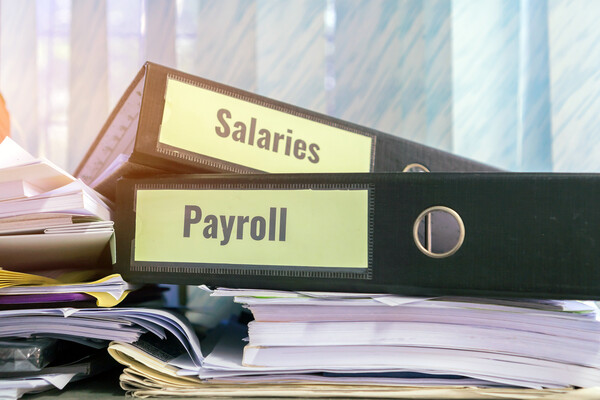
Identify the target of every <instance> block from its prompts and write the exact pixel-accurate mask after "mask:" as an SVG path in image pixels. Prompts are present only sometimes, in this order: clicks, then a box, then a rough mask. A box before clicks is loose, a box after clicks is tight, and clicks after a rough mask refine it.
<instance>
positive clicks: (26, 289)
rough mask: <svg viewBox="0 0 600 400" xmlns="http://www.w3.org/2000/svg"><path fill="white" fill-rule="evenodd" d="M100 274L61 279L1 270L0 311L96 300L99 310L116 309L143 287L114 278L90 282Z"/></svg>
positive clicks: (83, 272)
mask: <svg viewBox="0 0 600 400" xmlns="http://www.w3.org/2000/svg"><path fill="white" fill-rule="evenodd" d="M95 275H96V271H95V270H92V271H81V272H80V273H65V274H63V275H61V276H60V277H59V279H53V278H48V277H46V276H40V275H33V274H26V273H22V272H14V271H6V270H3V269H0V309H2V308H8V306H10V305H15V304H21V305H22V304H38V303H46V304H52V303H72V304H77V302H78V301H85V300H93V301H94V302H95V304H96V305H98V306H99V307H114V306H116V305H117V304H119V303H120V302H121V301H122V300H123V299H124V298H125V296H127V294H128V293H129V292H130V291H132V290H135V289H137V288H138V287H139V285H133V284H131V283H128V282H125V281H124V280H123V278H121V275H119V274H112V275H108V276H106V277H103V278H101V279H98V280H94V281H88V280H87V279H86V278H87V277H88V276H95Z"/></svg>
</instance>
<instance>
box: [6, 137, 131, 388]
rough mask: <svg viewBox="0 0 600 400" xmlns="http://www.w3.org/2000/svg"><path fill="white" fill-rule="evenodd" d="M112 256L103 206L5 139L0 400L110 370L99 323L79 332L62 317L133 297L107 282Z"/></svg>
mask: <svg viewBox="0 0 600 400" xmlns="http://www.w3.org/2000/svg"><path fill="white" fill-rule="evenodd" d="M114 250H115V249H114V228H113V221H112V209H111V203H110V202H109V201H107V200H106V199H104V198H103V197H102V196H100V195H98V194H97V193H96V192H95V191H94V190H92V189H90V188H89V187H88V186H87V185H85V184H84V183H83V182H81V181H80V180H78V179H76V178H74V177H73V176H71V175H70V174H68V173H67V172H65V171H63V170H61V169H60V168H59V167H57V166H56V165H54V164H52V163H51V162H50V161H48V160H45V159H38V158H34V157H32V156H31V155H30V154H29V153H27V152H26V151H25V150H24V149H22V148H21V147H20V146H19V145H18V144H17V143H16V142H14V141H13V140H12V139H10V138H5V139H4V140H3V141H2V142H1V143H0V315H1V316H0V338H1V339H0V354H1V357H0V398H2V399H4V398H18V397H20V396H22V395H23V394H25V393H28V392H37V391H42V390H46V389H50V388H54V387H57V388H63V387H64V386H65V385H66V384H67V383H68V382H71V381H74V380H78V379H82V378H84V377H87V376H90V375H93V374H96V373H100V372H102V371H105V370H107V369H109V368H114V365H115V364H114V361H113V360H112V359H111V358H110V357H108V354H107V352H106V347H107V344H108V343H105V344H104V345H102V344H101V342H98V341H97V340H95V334H94V333H93V332H95V331H97V330H98V329H103V328H102V327H101V326H98V324H99V320H97V319H95V318H92V319H91V320H90V321H91V322H88V324H87V326H86V327H85V328H82V330H79V328H76V327H75V326H72V325H65V324H64V321H63V320H64V315H65V313H66V311H64V310H62V309H61V308H60V307H87V306H91V307H96V306H98V307H111V306H115V305H117V304H119V303H120V302H121V301H122V300H124V299H125V297H126V296H127V294H128V293H129V292H131V291H133V290H135V289H137V288H138V287H139V285H132V284H130V283H128V282H126V281H124V280H123V278H122V277H121V276H120V275H118V274H114V273H113V271H112V260H113V259H114ZM40 307H55V308H53V309H46V312H44V311H43V310H41V309H40ZM63 311H64V312H63ZM95 312H96V310H94V313H95ZM53 313H57V314H53ZM57 315H59V316H60V318H58V319H59V324H58V325H54V324H53V323H52V320H51V319H49V317H51V316H54V317H56V316H57ZM94 315H95V314H94ZM112 329H114V327H113V328H112ZM107 334H108V335H109V336H110V337H113V336H114V330H109V331H107Z"/></svg>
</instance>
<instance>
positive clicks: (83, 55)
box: [68, 0, 108, 170]
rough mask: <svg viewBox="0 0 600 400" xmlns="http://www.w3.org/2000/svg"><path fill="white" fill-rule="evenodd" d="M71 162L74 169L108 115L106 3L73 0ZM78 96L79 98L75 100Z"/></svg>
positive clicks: (101, 1)
mask: <svg viewBox="0 0 600 400" xmlns="http://www.w3.org/2000/svg"><path fill="white" fill-rule="evenodd" d="M71 7H72V8H71V9H72V11H71V13H72V15H76V16H77V18H71V60H70V67H71V74H70V75H69V76H70V98H71V99H72V101H70V102H69V155H70V157H69V164H68V167H69V169H70V170H74V169H75V168H76V167H77V165H78V163H79V161H80V160H81V158H83V156H84V155H85V153H86V152H87V150H88V148H89V146H90V144H91V143H92V141H93V140H94V138H95V136H96V135H97V134H98V132H99V131H100V128H101V127H102V125H103V124H104V120H105V119H106V117H107V115H108V48H107V42H106V38H107V35H106V2H105V1H104V0H72V4H71ZM76 99H78V100H76Z"/></svg>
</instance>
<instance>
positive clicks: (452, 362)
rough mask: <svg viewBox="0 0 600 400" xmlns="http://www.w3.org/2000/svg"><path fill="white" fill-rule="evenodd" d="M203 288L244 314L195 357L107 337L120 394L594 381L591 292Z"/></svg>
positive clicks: (490, 392) (542, 386) (377, 393)
mask: <svg viewBox="0 0 600 400" xmlns="http://www.w3.org/2000/svg"><path fill="white" fill-rule="evenodd" d="M213 295H215V296H235V301H236V302H239V303H241V304H244V305H245V307H247V308H249V309H250V311H251V312H252V314H253V315H254V317H255V320H254V321H252V322H250V324H249V325H248V327H246V326H244V325H236V324H230V325H229V326H227V328H226V329H224V330H223V333H222V335H220V337H219V340H218V341H217V343H216V345H214V346H210V347H213V348H212V350H211V351H210V352H208V351H206V352H205V354H206V356H205V357H203V360H202V363H201V366H200V367H197V366H195V365H193V364H190V363H189V362H188V363H186V362H180V360H181V359H182V358H185V357H184V356H185V355H184V353H183V352H182V351H181V350H177V348H176V347H170V349H171V351H170V352H169V351H162V349H163V348H160V347H158V346H156V345H153V344H152V343H147V342H144V340H140V341H138V342H137V343H135V344H127V343H121V342H119V341H115V342H113V343H111V345H110V346H109V352H110V353H111V355H112V356H113V357H114V358H115V359H116V360H117V361H119V362H120V363H122V364H123V365H125V366H126V368H125V370H124V372H123V374H122V375H121V386H122V387H123V388H124V389H125V390H127V391H128V393H129V394H131V395H133V396H138V397H144V396H203V397H212V396H235V395H244V396H280V397H297V396H304V397H382V398H383V397H387V398H415V397H419V396H421V397H427V396H429V397H436V398H437V397H442V396H458V397H460V398H495V397H517V396H527V397H528V398H552V397H553V396H557V395H558V394H564V393H566V392H569V391H571V390H572V389H573V388H592V387H598V386H600V351H599V350H600V321H599V320H598V318H597V317H598V315H599V314H598V309H597V307H596V305H595V304H594V303H586V302H578V301H533V300H494V299H470V298H469V299H468V298H447V297H446V298H429V299H426V298H406V297H401V296H393V295H358V294H333V293H291V292H274V291H251V290H227V289H219V290H216V291H215V292H214V293H213ZM142 339H143V338H142ZM475 387H476V389H475ZM517 388H519V389H517ZM590 390H591V391H592V392H593V393H592V396H593V395H598V391H595V392H594V390H593V389H590ZM556 398H558V397H556Z"/></svg>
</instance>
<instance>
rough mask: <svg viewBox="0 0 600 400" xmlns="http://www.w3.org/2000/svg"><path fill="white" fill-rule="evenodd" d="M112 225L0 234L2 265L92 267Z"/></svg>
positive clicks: (16, 267)
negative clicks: (87, 228)
mask: <svg viewBox="0 0 600 400" xmlns="http://www.w3.org/2000/svg"><path fill="white" fill-rule="evenodd" d="M112 237H113V230H112V228H105V229H98V230H94V229H92V230H89V231H77V230H75V231H62V232H59V233H51V234H44V233H42V234H29V235H5V236H0V254H2V260H1V262H2V266H3V267H4V268H6V269H10V270H14V271H36V270H43V269H65V268H73V267H78V268H81V269H90V268H94V267H95V266H96V264H97V263H98V260H99V259H100V256H101V255H102V253H103V251H104V249H105V248H106V247H107V246H109V245H110V241H111V238H112Z"/></svg>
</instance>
